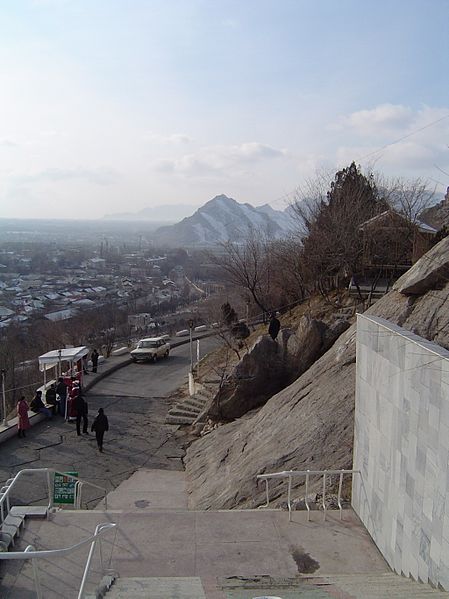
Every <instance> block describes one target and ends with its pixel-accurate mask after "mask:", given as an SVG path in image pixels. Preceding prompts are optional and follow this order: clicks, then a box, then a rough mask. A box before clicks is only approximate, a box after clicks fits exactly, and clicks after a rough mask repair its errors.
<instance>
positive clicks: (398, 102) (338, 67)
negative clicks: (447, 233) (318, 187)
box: [0, 0, 449, 222]
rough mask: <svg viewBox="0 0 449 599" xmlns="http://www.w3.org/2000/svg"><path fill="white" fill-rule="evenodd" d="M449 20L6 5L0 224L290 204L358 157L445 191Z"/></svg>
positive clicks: (377, 6) (238, 9)
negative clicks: (231, 204)
mask: <svg viewBox="0 0 449 599" xmlns="http://www.w3.org/2000/svg"><path fill="white" fill-rule="evenodd" d="M448 21H449V4H448V2H447V1H446V0H432V2H430V3H429V2H428V1H427V0H412V1H411V2H408V3H407V5H406V10H405V8H404V3H403V2H391V1H387V0H379V2H376V3H368V2H363V3H360V2H356V0H346V1H345V2H344V3H341V2H336V1H334V0H317V1H315V2H311V1H310V0H309V1H307V2H306V1H305V0H282V2H271V1H268V0H248V1H246V2H237V0H230V1H229V2H202V1H200V0H189V1H188V2H179V1H175V0H152V1H148V0H135V1H133V2H132V3H125V2H110V1H109V0H92V1H89V2H87V1H83V0H80V1H75V0H17V1H15V2H6V3H2V7H1V8H0V36H1V40H2V51H3V56H4V57H5V60H4V61H3V62H2V64H1V66H0V83H1V89H2V93H1V95H0V125H1V126H0V217H1V218H39V219H50V218H54V219H102V218H104V217H105V216H107V217H108V218H110V217H111V215H112V217H113V218H116V216H114V215H117V214H119V215H120V214H125V215H129V214H132V215H136V214H137V215H138V214H139V212H140V211H143V213H142V214H141V215H140V216H137V218H144V219H147V218H148V216H147V211H148V210H149V211H151V210H152V209H153V210H154V212H155V217H154V218H155V220H157V219H159V220H161V221H164V222H166V221H167V220H168V221H173V222H174V221H177V220H179V219H180V218H182V217H183V216H186V215H188V214H189V213H190V214H192V213H193V212H194V210H195V209H196V208H198V207H199V206H201V205H204V204H205V203H206V202H207V201H208V200H210V199H211V198H213V197H214V196H216V195H218V194H222V193H224V194H226V195H227V196H229V197H232V198H236V200H237V201H239V202H242V203H249V204H251V205H252V206H256V207H259V206H262V205H264V204H270V205H271V206H272V207H273V208H275V209H280V210H282V209H284V208H285V206H286V203H287V202H288V200H289V199H291V197H292V193H293V192H294V190H295V189H296V188H297V187H298V186H303V185H304V184H305V183H306V182H307V180H308V179H309V178H310V177H313V176H314V175H315V173H316V172H317V170H318V171H322V170H325V171H326V173H330V174H331V175H330V179H329V181H330V180H332V174H333V173H335V172H336V171H337V170H338V169H339V168H342V167H344V166H347V165H348V164H349V163H350V162H351V161H353V160H354V161H356V162H357V163H360V164H361V165H362V167H363V168H364V169H369V168H374V169H375V170H377V171H380V172H382V173H383V174H385V175H386V176H389V177H392V176H395V177H396V176H400V177H405V178H416V177H422V178H425V179H426V180H428V181H429V183H430V184H431V185H434V186H435V187H436V189H437V191H438V192H439V193H442V192H445V189H446V187H447V185H448V182H449V148H448V140H449V101H448V98H449V83H448V80H447V77H446V76H445V74H446V73H447V72H449V47H448V46H449V38H448V36H447V22H448ZM182 206H185V210H184V214H181V213H182V212H183V209H182ZM161 207H163V208H164V210H162V208H161ZM170 212H171V214H172V218H169V217H170ZM125 218H128V217H127V216H126V217H125ZM133 218H134V217H133Z"/></svg>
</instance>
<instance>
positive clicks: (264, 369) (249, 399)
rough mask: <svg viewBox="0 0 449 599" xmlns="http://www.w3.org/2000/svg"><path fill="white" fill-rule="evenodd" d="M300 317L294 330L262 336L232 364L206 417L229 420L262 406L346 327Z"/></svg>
mask: <svg viewBox="0 0 449 599" xmlns="http://www.w3.org/2000/svg"><path fill="white" fill-rule="evenodd" d="M349 326H350V325H349V323H348V322H347V321H338V322H337V323H334V324H333V325H332V326H330V327H328V326H327V325H326V324H325V323H324V322H322V321H319V320H315V319H313V318H309V317H307V316H303V317H302V318H301V320H300V323H299V326H298V328H297V330H296V331H293V330H291V329H282V330H281V331H280V333H279V335H278V337H277V339H276V341H273V339H272V338H271V337H270V336H269V335H263V336H261V337H259V338H258V339H257V341H256V342H255V343H254V345H253V346H252V347H251V349H250V350H249V352H248V353H247V354H245V355H244V356H243V358H242V359H241V360H240V362H239V363H238V364H237V365H236V366H235V368H234V369H233V371H232V372H231V373H230V375H229V377H228V378H227V379H226V381H225V382H224V383H223V385H222V386H221V387H220V389H219V390H218V392H217V394H216V395H215V397H214V398H213V400H212V402H211V405H210V406H209V409H208V412H207V415H206V417H207V418H211V419H212V420H220V421H229V420H233V419H235V418H240V417H241V416H243V415H244V414H246V413H247V412H249V411H250V410H253V409H254V408H258V407H260V406H263V405H264V404H265V403H266V402H267V401H268V399H269V398H270V397H272V396H273V395H274V394H275V393H277V392H278V391H280V390H281V389H285V387H287V386H288V385H290V384H291V383H292V382H293V381H294V380H296V379H297V378H298V376H300V375H301V374H302V373H303V372H305V371H306V370H307V369H308V368H309V367H310V366H311V365H312V364H313V363H314V362H315V360H317V359H318V358H319V357H320V356H321V355H322V354H323V353H324V352H325V351H327V349H329V347H330V345H332V343H334V342H335V340H336V339H337V337H338V336H339V335H340V334H341V333H342V332H343V331H344V330H346V329H347V328H348V327H349Z"/></svg>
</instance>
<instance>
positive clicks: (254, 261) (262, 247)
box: [210, 230, 273, 312]
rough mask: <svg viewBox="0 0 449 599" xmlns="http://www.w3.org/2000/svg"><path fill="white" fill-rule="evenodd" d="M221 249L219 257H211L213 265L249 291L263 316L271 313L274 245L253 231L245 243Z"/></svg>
mask: <svg viewBox="0 0 449 599" xmlns="http://www.w3.org/2000/svg"><path fill="white" fill-rule="evenodd" d="M221 249H222V253H221V254H220V255H210V260H211V262H213V263H214V264H216V265H217V266H219V267H220V269H221V270H222V272H223V273H224V275H225V277H226V279H227V281H228V282H229V283H231V284H232V285H234V286H235V287H238V288H240V289H243V290H245V291H247V292H248V293H249V295H250V297H251V298H252V300H253V301H254V303H255V304H256V306H258V308H259V309H260V310H261V311H262V312H267V311H269V309H270V307H271V302H272V286H273V276H272V275H273V271H272V268H273V264H272V262H273V254H272V251H271V241H270V240H269V239H267V237H266V236H265V235H264V234H260V233H258V232H256V231H255V230H251V231H250V232H249V235H248V239H247V241H246V243H244V244H238V243H233V242H231V241H228V242H226V243H223V244H221Z"/></svg>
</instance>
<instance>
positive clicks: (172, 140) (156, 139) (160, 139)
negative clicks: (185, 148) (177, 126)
mask: <svg viewBox="0 0 449 599" xmlns="http://www.w3.org/2000/svg"><path fill="white" fill-rule="evenodd" d="M143 139H144V141H150V142H153V143H157V144H176V145H180V144H189V143H191V142H192V141H193V139H192V138H191V137H189V136H188V135H185V134H184V133H172V134H171V135H161V134H159V133H151V132H148V133H144V135H143Z"/></svg>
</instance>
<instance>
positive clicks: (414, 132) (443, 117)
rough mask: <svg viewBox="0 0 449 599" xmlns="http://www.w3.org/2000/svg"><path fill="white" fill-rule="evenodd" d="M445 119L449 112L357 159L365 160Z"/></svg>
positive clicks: (448, 116)
mask: <svg viewBox="0 0 449 599" xmlns="http://www.w3.org/2000/svg"><path fill="white" fill-rule="evenodd" d="M445 119H449V114H446V115H445V116H442V117H440V118H439V119H436V120H435V121H432V122H431V123H428V124H427V125H424V127H420V128H419V129H415V130H414V131H411V132H410V133H407V135H403V136H402V137H399V138H398V139H395V140H394V141H390V142H389V143H387V144H385V145H384V146H382V147H380V148H379V149H378V150H374V152H369V154H365V155H364V156H361V157H360V158H357V160H364V159H365V158H369V157H370V156H374V155H375V154H378V153H379V152H382V150H385V149H386V148H389V147H390V146H394V145H395V144H398V143H399V142H401V141H404V139H408V138H409V137H412V135H416V134H417V133H420V131H424V129H428V128H429V127H433V126H434V125H436V124H437V123H441V121H444V120H445Z"/></svg>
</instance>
